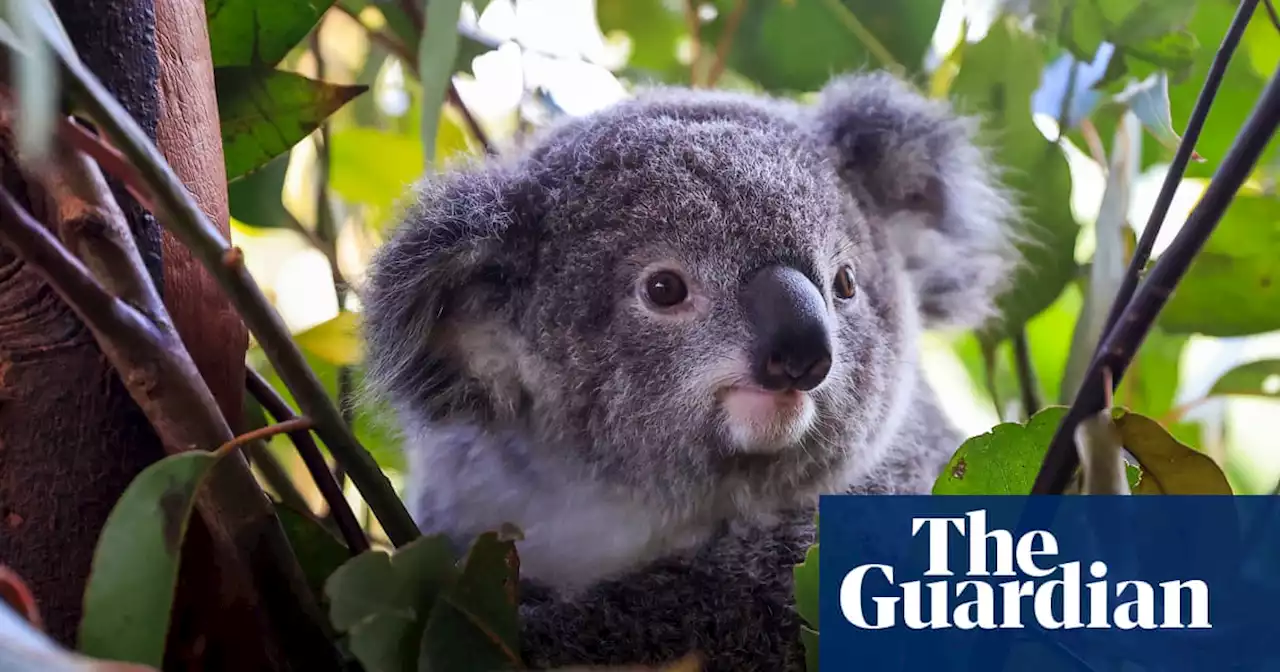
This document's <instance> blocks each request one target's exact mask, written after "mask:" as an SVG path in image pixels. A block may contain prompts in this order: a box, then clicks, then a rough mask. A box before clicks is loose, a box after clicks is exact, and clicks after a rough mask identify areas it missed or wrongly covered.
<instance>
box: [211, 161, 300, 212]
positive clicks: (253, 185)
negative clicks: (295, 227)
mask: <svg viewBox="0 0 1280 672" xmlns="http://www.w3.org/2000/svg"><path fill="white" fill-rule="evenodd" d="M289 156H290V152H285V153H284V154H281V155H280V156H277V157H276V158H274V159H271V160H270V161H268V162H267V164H266V165H265V166H263V167H262V168H259V169H258V170H255V171H253V172H252V173H249V174H248V175H243V176H241V177H240V178H239V179H236V180H233V181H231V182H229V183H228V184H227V201H228V204H229V205H230V209H231V216H232V218H234V219H235V220H236V221H238V222H242V223H244V224H246V225H248V226H252V227H256V228H261V229H276V228H289V221H290V220H291V219H292V215H291V214H290V213H289V211H288V210H286V209H285V207H284V200H283V195H284V179H285V175H286V173H287V172H288V170H289Z"/></svg>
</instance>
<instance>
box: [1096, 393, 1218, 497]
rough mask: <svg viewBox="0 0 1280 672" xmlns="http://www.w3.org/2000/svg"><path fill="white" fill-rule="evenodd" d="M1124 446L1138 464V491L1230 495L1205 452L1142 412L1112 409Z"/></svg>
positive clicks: (1145, 493)
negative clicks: (1139, 472)
mask: <svg viewBox="0 0 1280 672" xmlns="http://www.w3.org/2000/svg"><path fill="white" fill-rule="evenodd" d="M1116 427H1117V429H1119V430H1120V436H1121V438H1122V439H1123V440H1124V447H1125V448H1126V449H1128V451H1129V452H1130V453H1132V454H1133V456H1134V457H1135V458H1136V459H1137V460H1138V464H1140V465H1141V466H1142V480H1141V481H1139V482H1138V486H1137V488H1135V489H1134V494H1139V495H1153V494H1165V495H1230V494H1233V493H1232V491H1231V485H1230V484H1229V483H1228V482H1227V477H1226V476H1225V475H1224V474H1223V473H1222V470H1221V469H1219V468H1218V465H1217V463H1215V462H1214V461H1213V459H1212V458H1210V457H1209V456H1208V455H1205V454H1204V453H1201V452H1199V451H1196V450H1194V449H1192V448H1190V447H1188V446H1185V445H1183V444H1181V443H1179V442H1178V441H1177V439H1174V438H1173V436H1171V435H1170V434H1169V432H1167V431H1165V429H1164V428H1163V427H1161V426H1160V423H1158V422H1156V421H1155V420H1152V419H1151V418H1148V417H1146V416H1142V415H1138V414H1136V413H1128V412H1124V411H1117V412H1116Z"/></svg>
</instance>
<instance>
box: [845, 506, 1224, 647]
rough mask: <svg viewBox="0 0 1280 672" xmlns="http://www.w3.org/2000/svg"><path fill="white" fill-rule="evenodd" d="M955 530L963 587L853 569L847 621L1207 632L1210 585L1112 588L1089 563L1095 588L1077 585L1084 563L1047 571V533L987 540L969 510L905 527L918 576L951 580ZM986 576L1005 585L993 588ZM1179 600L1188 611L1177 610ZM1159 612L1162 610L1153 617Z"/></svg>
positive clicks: (881, 569)
mask: <svg viewBox="0 0 1280 672" xmlns="http://www.w3.org/2000/svg"><path fill="white" fill-rule="evenodd" d="M953 530H954V531H955V532H958V535H959V537H961V538H963V539H965V540H967V542H968V567H967V568H966V571H964V572H963V573H962V574H961V576H962V577H967V578H966V579H965V580H955V579H951V578H942V579H939V580H936V581H924V582H922V581H904V582H902V583H896V582H895V580H894V567H893V566H890V565H886V564H864V565H859V566H857V567H854V568H853V570H851V571H850V572H848V573H847V574H846V575H845V577H844V579H843V580H842V581H841V583H840V610H841V612H842V613H843V615H844V617H845V618H846V619H847V620H848V621H849V622H850V623H852V624H853V625H854V626H856V627H858V628H862V629H866V630H883V629H886V628H893V627H895V626H898V625H899V624H900V623H901V624H903V625H905V626H906V627H907V628H909V629H912V630H928V629H941V628H952V627H955V628H959V629H962V630H971V629H980V630H997V629H1018V628H1023V627H1025V626H1024V623H1023V620H1024V617H1029V618H1032V619H1034V621H1035V623H1036V624H1038V625H1039V626H1040V627H1042V628H1045V629H1048V630H1058V629H1075V628H1093V629H1106V630H1110V629H1120V630H1133V629H1140V630H1168V629H1184V628H1211V627H1212V626H1211V625H1210V623H1209V586H1208V585H1207V584H1206V583H1205V582H1204V581H1203V580H1199V579H1186V580H1177V581H1162V582H1160V583H1158V584H1157V586H1158V588H1157V587H1156V586H1152V585H1151V583H1148V582H1146V581H1137V580H1124V581H1115V582H1113V581H1112V580H1110V579H1108V577H1107V571H1108V567H1107V565H1106V563H1104V562H1101V561H1094V562H1091V563H1089V566H1088V568H1087V571H1088V574H1089V577H1090V578H1091V579H1092V580H1090V581H1088V582H1087V583H1084V580H1083V579H1082V576H1083V574H1084V572H1085V570H1084V569H1082V567H1081V562H1079V561H1071V562H1061V563H1055V562H1054V559H1055V557H1056V556H1057V555H1058V540H1057V539H1056V538H1055V537H1054V535H1053V534H1052V533H1050V532H1047V531H1043V530H1033V531H1030V532H1028V533H1026V534H1024V535H1022V536H1020V537H1018V538H1017V539H1016V540H1015V539H1014V536H1013V533H1011V532H1010V531H1009V530H1003V529H994V530H990V531H988V530H987V516H986V511H985V510H975V511H968V512H966V513H965V515H964V516H962V517H961V516H956V517H913V518H912V519H911V535H912V536H913V537H915V536H917V535H919V534H920V533H922V532H923V533H924V534H926V535H927V543H928V549H929V557H928V569H927V570H925V572H924V576H926V577H955V576H956V572H954V571H953V570H952V568H951V566H950V556H951V553H950V548H949V546H948V544H949V543H950V542H951V539H952V537H953V536H954V533H953ZM989 551H991V557H990V558H989V557H988V553H989ZM992 564H994V569H993V568H992ZM992 577H1010V580H1007V581H995V580H992ZM1019 577H1025V579H1022V578H1019ZM1157 591H1158V592H1159V594H1157ZM867 596H870V600H871V602H872V603H874V608H873V609H865V608H864V607H866V606H869V605H864V601H865V600H864V598H865V597H867ZM1184 598H1187V600H1186V601H1187V602H1188V603H1189V604H1187V605H1184ZM1157 606H1160V607H1161V608H1160V609H1159V611H1160V614H1159V618H1157ZM868 612H872V613H868ZM997 612H999V617H998V619H997ZM1085 614H1087V621H1086V620H1085V619H1084V617H1085Z"/></svg>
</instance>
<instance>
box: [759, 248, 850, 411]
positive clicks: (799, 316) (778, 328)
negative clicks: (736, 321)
mask: <svg viewBox="0 0 1280 672" xmlns="http://www.w3.org/2000/svg"><path fill="white" fill-rule="evenodd" d="M742 305H743V308H744V309H745V311H746V314H747V319H748V321H749V322H750V324H751V327H752V329H753V331H754V334H753V337H754V343H753V348H752V359H753V362H752V368H753V369H754V370H753V374H754V375H755V378H756V382H758V383H759V384H760V385H761V386H762V387H764V388H765V389H768V390H786V389H798V390H812V389H813V388H815V387H817V386H818V385H819V384H820V383H821V382H822V381H823V380H824V379H825V378H826V377H827V374H828V373H829V372H830V371H831V332H830V329H829V328H828V326H827V317H826V308H827V307H826V302H825V301H824V300H823V298H822V292H820V291H818V288H817V286H815V285H814V284H813V283H812V282H811V281H810V280H809V278H807V277H805V275H804V274H803V273H801V272H800V271H797V270H796V269H794V268H788V267H785V266H771V267H768V268H765V269H763V270H761V271H759V272H757V273H756V274H755V275H754V276H753V277H752V278H751V280H750V281H749V282H748V283H747V284H746V286H745V287H744V288H743V292H742Z"/></svg>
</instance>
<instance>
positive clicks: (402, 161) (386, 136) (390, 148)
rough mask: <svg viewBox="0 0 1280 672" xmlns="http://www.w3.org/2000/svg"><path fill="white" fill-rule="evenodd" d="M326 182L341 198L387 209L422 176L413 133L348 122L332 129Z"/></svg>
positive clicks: (418, 152) (420, 146) (417, 143)
mask: <svg viewBox="0 0 1280 672" xmlns="http://www.w3.org/2000/svg"><path fill="white" fill-rule="evenodd" d="M329 143H330V166H331V167H330V173H329V186H330V187H332V188H333V190H334V192H336V193H337V194H338V195H340V196H342V197H343V198H344V199H346V200H348V201H351V202H355V203H363V204H366V205H372V206H375V207H377V208H379V209H383V210H390V209H391V208H392V206H393V205H394V204H395V203H396V202H397V201H399V199H401V198H403V197H404V196H405V193H406V191H405V190H406V189H407V188H408V187H409V185H411V184H412V183H413V182H414V180H416V179H418V178H419V177H421V176H422V166H423V161H424V159H423V154H422V143H421V142H420V141H419V140H418V138H417V134H413V135H409V134H404V133H389V132H387V131H379V130H376V129H372V128H362V127H357V126H349V127H346V128H342V129H339V130H336V131H334V132H333V134H332V135H331V136H330V139H329Z"/></svg>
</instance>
